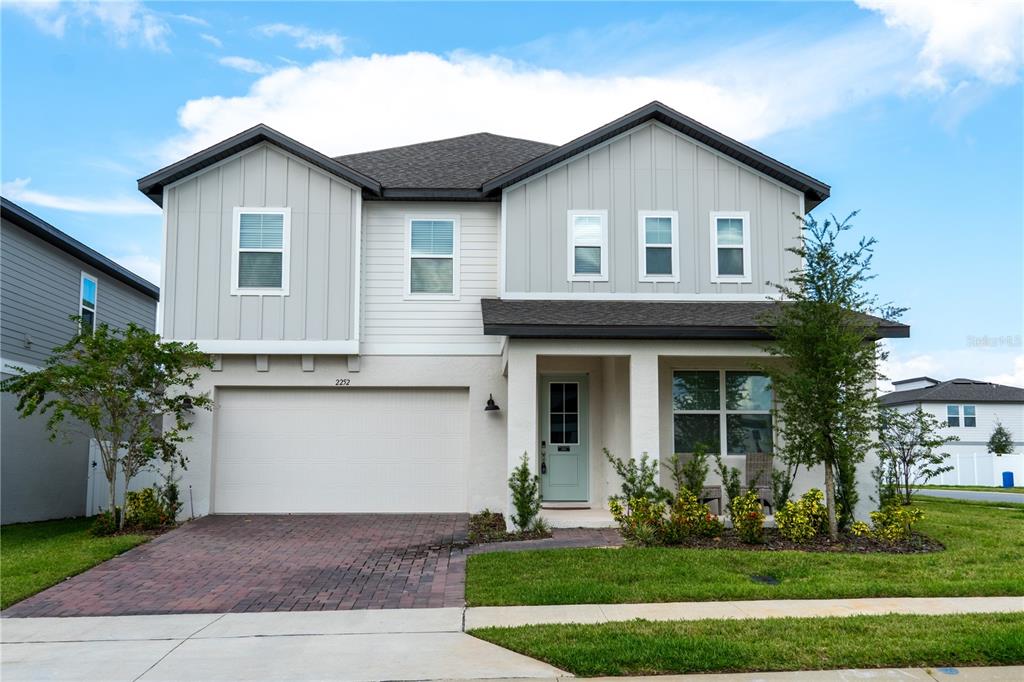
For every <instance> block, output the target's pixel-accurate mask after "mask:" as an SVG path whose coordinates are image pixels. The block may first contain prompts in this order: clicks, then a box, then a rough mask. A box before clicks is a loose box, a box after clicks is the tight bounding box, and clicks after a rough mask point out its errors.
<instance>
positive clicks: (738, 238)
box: [711, 211, 751, 282]
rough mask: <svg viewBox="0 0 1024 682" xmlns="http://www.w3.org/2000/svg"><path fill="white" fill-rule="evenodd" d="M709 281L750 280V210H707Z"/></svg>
mask: <svg viewBox="0 0 1024 682" xmlns="http://www.w3.org/2000/svg"><path fill="white" fill-rule="evenodd" d="M711 281H712V282H749V281H751V277H750V213H748V212H746V211H738V212H723V211H713V212H712V213H711Z"/></svg>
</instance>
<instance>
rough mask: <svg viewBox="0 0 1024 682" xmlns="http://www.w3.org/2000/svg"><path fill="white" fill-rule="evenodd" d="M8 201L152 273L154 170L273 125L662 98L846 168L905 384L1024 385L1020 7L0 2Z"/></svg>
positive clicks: (310, 133)
mask: <svg viewBox="0 0 1024 682" xmlns="http://www.w3.org/2000/svg"><path fill="white" fill-rule="evenodd" d="M0 21H2V38H3V55H2V56H3V60H2V74H0V75H2V96H3V108H2V114H3V115H2V123H0V126H2V127H0V133H2V140H3V142H2V152H0V154H2V169H0V179H2V182H3V193H4V195H5V196H7V197H9V198H12V199H14V200H15V201H17V202H19V203H21V204H22V205H24V206H25V207H26V208H28V209H29V210H31V211H33V212H35V213H37V214H38V215H40V216H42V217H43V218H45V219H47V220H49V221H51V222H52V223H54V224H55V225H57V226H58V227H60V228H61V229H64V230H65V231H67V232H69V233H70V234H72V235H73V236H75V237H77V238H79V239H81V240H82V241H84V242H86V243H87V244H89V245H91V246H93V247H95V248H97V249H99V250H100V251H102V252H104V253H106V254H108V255H109V256H111V257H112V258H114V259H115V260H118V261H120V262H122V263H124V264H126V265H128V266H129V267H131V268H133V269H135V270H136V271H138V272H140V273H141V274H143V275H144V276H147V277H150V278H153V279H157V278H158V276H159V257H160V216H159V211H158V210H157V209H156V207H155V206H153V205H152V204H150V203H149V202H148V200H146V199H145V198H144V197H142V195H141V194H139V193H138V192H137V190H136V189H135V180H136V179H137V178H139V177H141V176H142V175H145V174H147V173H149V172H151V171H153V170H156V169H158V168H160V167H162V166H163V165H166V164H167V163H170V162H172V161H175V160H177V159H179V158H181V157H183V156H184V155H186V154H188V153H191V152H193V151H196V150H197V149H200V148H202V147H205V146H207V145H209V144H212V143H213V142H216V141H218V140H220V139H223V138H224V137H227V136H228V135H231V134H234V133H236V132H238V131H240V130H242V129H244V128H246V127H248V126H250V125H252V124H253V123H256V122H259V121H263V122H265V123H267V124H269V125H272V126H274V127H276V128H278V129H279V130H282V131H283V132H285V133H286V134H289V135H291V136H293V137H295V138H297V139H299V140H300V141H302V142H305V143H307V144H309V145H311V146H313V147H316V148H318V149H320V150H322V151H324V152H326V153H329V154H341V153H346V152H352V151H359V150H363V149H372V148H377V147H383V146H392V145H395V144H403V143H408V142H415V141H420V140H426V139H435V138H440V137H447V136H452V135H458V134H463V133H468V132H475V131H479V130H489V131H491V132H495V133H502V134H507V135H515V136H521V137H528V138H532V139H540V140H544V141H547V142H554V143H560V142H565V141H567V140H569V139H571V138H573V137H576V136H577V135H579V134H581V133H583V132H586V131H587V130H589V129H592V128H594V127H597V126H598V125H600V124H602V123H605V122H607V121H608V120H611V119H612V118H615V117H617V116H619V115H621V114H623V113H625V112H627V111H629V110H631V109H633V108H635V107H636V106H639V105H641V104H643V103H645V102H647V101H649V100H651V99H660V100H662V101H664V102H666V103H667V104H669V105H670V106H673V107H675V108H676V109H679V110H680V111H683V112H684V113H687V114H690V115H692V116H694V117H695V118H697V119H698V120H701V121H703V122H704V123H707V124H709V125H711V126H713V127H715V128H718V129H719V130H722V131H723V132H726V133H728V134H730V135H733V136H735V137H737V138H739V139H742V140H744V141H746V142H748V143H750V144H752V145H754V146H755V147H757V148H759V149H761V150H762V151H764V152H766V153H768V154H770V155H772V156H775V157H776V158H778V159H780V160H782V161H785V162H786V163H789V164H791V165H793V166H796V167H797V168H800V169H801V170H803V171H805V172H807V173H809V174H811V175H814V176H815V177H818V178H820V179H822V180H824V181H825V182H828V183H829V184H831V185H832V187H833V193H832V197H831V198H830V199H829V200H828V201H827V202H826V203H825V204H823V205H822V206H821V207H820V208H819V209H818V210H817V211H816V214H817V215H819V216H821V215H826V214H828V213H835V214H837V215H841V216H843V215H846V214H847V213H849V212H850V211H852V210H854V209H860V210H861V214H860V216H859V217H858V218H857V220H856V224H857V226H858V228H859V231H860V232H861V233H866V234H870V235H874V236H876V237H878V238H879V241H880V243H879V246H878V251H877V256H876V260H875V265H876V270H877V274H878V277H877V279H876V280H875V282H874V283H873V286H874V288H875V289H876V290H877V291H878V293H879V294H880V295H881V296H882V297H883V298H885V299H889V300H893V301H895V302H897V303H899V304H901V305H905V306H908V307H909V308H910V311H909V312H908V313H907V315H906V321H908V322H909V323H910V324H911V325H912V328H913V332H912V338H911V339H910V340H905V341H898V342H894V343H892V344H891V348H892V353H893V355H892V359H891V363H890V367H889V374H890V376H892V377H893V378H900V377H904V376H907V375H910V374H922V373H923V374H930V375H932V376H936V377H937V378H950V377H953V376H971V377H975V378H987V379H990V380H998V381H1003V382H1015V383H1017V384H1018V385H1024V349H1022V347H1021V345H1020V344H1021V334H1022V333H1024V332H1022V330H1024V189H1022V188H1024V113H1022V112H1024V89H1022V85H1021V74H1022V57H1021V34H1022V32H1024V26H1022V23H1021V22H1022V18H1021V8H1020V5H1019V3H1001V2H991V3H988V4H984V5H982V6H975V7H969V6H965V5H964V4H963V3H959V4H956V3H954V4H945V3H941V2H927V1H924V2H922V1H917V0H913V1H910V2H904V3H901V4H899V5H891V4H888V3H885V2H883V0H863V2H861V3H860V4H852V3H849V4H848V3H713V4H704V3H681V4H671V3H652V4H635V3H633V4H617V3H599V4H584V3H565V4H542V3H529V4H500V3H488V4H470V3H456V4H341V3H308V4H307V3H274V2H264V3H204V2H189V3H145V4H142V3H135V2H125V3H102V4H95V3H30V4H10V3H5V4H4V6H3V9H2V15H0Z"/></svg>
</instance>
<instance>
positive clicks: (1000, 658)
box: [470, 614, 1024, 676]
mask: <svg viewBox="0 0 1024 682" xmlns="http://www.w3.org/2000/svg"><path fill="white" fill-rule="evenodd" d="M470 634H471V635H474V636H475V637H479V638H480V639H484V640H486V641H488V642H492V643H494V644H497V645H499V646H503V647H505V648H507V649H511V650H512V651H517V652H519V653H521V654H525V655H527V656H530V657H531V658H536V659H540V660H542V661H546V662H547V663H550V664H551V665H554V666H556V667H558V668H561V669H562V670H567V671H569V672H571V673H573V674H574V675H581V676H594V675H658V674H668V673H710V672H750V671H758V672H767V671H782V670H830V669H843V668H884V667H893V668H899V667H942V666H994V665H1019V664H1021V663H1024V618H1022V617H1021V615H1020V614H962V615H943V616H917V615H903V614H892V615H886V616H848V617H830V618H777V619H762V620H754V619H749V620H700V621H667V622H651V621H643V620H634V621H629V622H621V623H599V624H590V625H529V626H523V627H516V628H483V629H478V630H471V631H470Z"/></svg>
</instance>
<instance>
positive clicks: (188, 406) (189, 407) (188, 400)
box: [181, 396, 192, 412]
mask: <svg viewBox="0 0 1024 682" xmlns="http://www.w3.org/2000/svg"><path fill="white" fill-rule="evenodd" d="M181 406H182V407H184V408H185V409H186V410H189V411H190V412H191V411H192V398H191V397H190V396H185V399H184V400H182V401H181Z"/></svg>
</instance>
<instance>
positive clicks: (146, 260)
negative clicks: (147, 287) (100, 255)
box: [111, 253, 160, 284]
mask: <svg viewBox="0 0 1024 682" xmlns="http://www.w3.org/2000/svg"><path fill="white" fill-rule="evenodd" d="M111 258H112V259H113V260H114V261H116V262H118V263H120V264H121V265H123V266H124V267H126V268H128V269H129V270H131V271H132V272H134V273H135V274H136V275H139V276H140V277H143V278H144V279H147V280H149V281H150V282H152V283H153V284H158V283H159V282H160V260H159V259H158V258H153V257H152V256H147V255H146V254H144V253H130V254H123V255H118V256H111Z"/></svg>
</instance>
